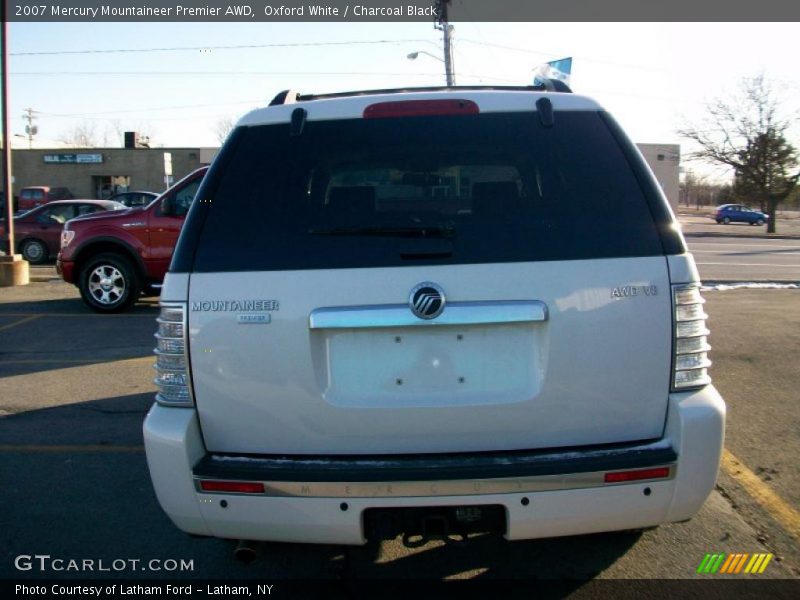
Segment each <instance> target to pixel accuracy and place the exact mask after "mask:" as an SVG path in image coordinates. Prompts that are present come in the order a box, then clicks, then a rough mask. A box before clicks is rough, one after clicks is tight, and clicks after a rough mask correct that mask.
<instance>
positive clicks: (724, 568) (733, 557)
mask: <svg viewBox="0 0 800 600" xmlns="http://www.w3.org/2000/svg"><path fill="white" fill-rule="evenodd" d="M737 556H739V555H738V554H729V555H728V559H727V560H726V561H725V562H724V563H723V564H722V568H721V569H720V570H719V572H720V573H727V572H728V569H729V568H730V567H731V564H733V563H734V562H735V561H736V557H737Z"/></svg>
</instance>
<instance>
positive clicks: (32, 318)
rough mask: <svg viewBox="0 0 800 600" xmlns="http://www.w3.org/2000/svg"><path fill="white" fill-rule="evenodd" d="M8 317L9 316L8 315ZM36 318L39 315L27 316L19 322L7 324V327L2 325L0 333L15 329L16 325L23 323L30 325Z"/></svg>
mask: <svg viewBox="0 0 800 600" xmlns="http://www.w3.org/2000/svg"><path fill="white" fill-rule="evenodd" d="M0 316H3V315H0ZM9 316H11V315H9ZM13 316H15V317H18V316H20V315H13ZM38 318H39V315H29V316H27V317H25V318H24V319H20V320H19V321H14V322H13V323H8V324H7V325H3V326H2V327H0V331H5V330H6V329H11V328H12V327H16V326H17V325H22V324H24V323H30V322H31V321H33V320H34V319H38Z"/></svg>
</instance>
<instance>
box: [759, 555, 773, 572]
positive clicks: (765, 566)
mask: <svg viewBox="0 0 800 600" xmlns="http://www.w3.org/2000/svg"><path fill="white" fill-rule="evenodd" d="M771 560H772V554H767V555H766V557H765V558H764V562H763V563H761V567H760V568H759V569H758V572H759V573H763V572H764V570H765V569H766V568H767V565H768V564H769V561H771Z"/></svg>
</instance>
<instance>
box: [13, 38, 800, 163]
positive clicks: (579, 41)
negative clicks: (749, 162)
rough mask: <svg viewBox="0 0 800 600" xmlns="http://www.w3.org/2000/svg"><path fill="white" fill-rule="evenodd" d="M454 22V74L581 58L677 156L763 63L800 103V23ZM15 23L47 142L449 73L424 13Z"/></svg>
mask: <svg viewBox="0 0 800 600" xmlns="http://www.w3.org/2000/svg"><path fill="white" fill-rule="evenodd" d="M453 25H454V27H455V30H454V44H455V46H454V47H455V61H454V62H455V72H456V82H457V84H463V85H468V84H472V85H474V84H486V85H492V84H494V85H528V84H530V83H531V81H532V78H533V70H534V69H535V68H536V67H537V66H538V65H540V64H541V63H543V62H546V61H548V60H555V59H559V58H563V57H566V56H572V57H573V74H572V81H571V86H572V88H573V90H574V91H575V92H576V93H581V94H586V95H589V96H592V97H593V98H595V99H596V100H598V101H599V102H600V104H602V105H603V106H604V107H605V108H606V109H608V110H609V111H610V112H611V113H612V114H613V115H614V116H615V117H616V118H617V120H618V121H619V122H620V123H621V124H622V126H623V128H624V129H625V130H626V131H627V132H628V134H629V136H630V137H631V138H632V139H633V140H634V141H635V142H639V143H676V144H681V145H682V153H683V154H684V155H686V154H687V153H688V152H689V151H690V150H691V148H690V146H689V145H687V143H686V140H683V139H681V138H680V137H679V135H678V133H677V130H678V129H679V128H680V127H681V126H683V125H685V124H691V123H695V124H696V123H699V122H700V121H701V120H702V119H703V117H704V115H705V110H706V108H705V107H706V104H707V103H708V102H709V101H711V100H713V99H715V98H730V97H731V95H732V94H735V92H736V90H737V89H738V86H739V84H740V82H741V80H742V78H743V77H752V76H754V75H757V74H759V73H763V74H765V76H766V77H767V78H768V79H769V80H770V81H771V82H772V84H773V86H774V89H775V92H776V95H777V97H778V98H779V99H781V101H782V107H783V109H784V110H785V113H786V114H787V115H790V114H794V115H797V114H800V70H798V69H797V66H796V64H797V57H796V52H794V51H789V50H787V49H788V48H792V45H793V44H794V42H795V41H796V40H797V37H798V34H800V24H798V23H459V22H456V23H454V24H453ZM9 27H10V32H9V44H8V45H9V53H10V57H9V71H10V80H9V89H10V101H9V108H10V121H11V131H12V133H14V134H20V135H22V134H24V128H25V124H26V122H25V121H24V120H23V118H22V116H23V114H24V111H25V109H27V108H32V109H33V110H34V111H36V112H35V113H34V114H35V117H36V125H37V127H38V130H39V133H38V136H37V137H38V138H39V139H40V140H42V141H46V140H57V139H59V138H60V137H63V136H64V135H66V134H69V133H70V132H71V131H73V130H74V129H75V128H76V127H84V128H88V129H90V130H93V131H94V135H95V137H96V139H97V141H98V143H99V145H101V146H109V147H115V146H116V147H118V146H120V145H121V143H122V140H121V139H120V135H119V132H120V131H128V130H136V131H140V132H142V133H145V134H148V135H149V136H150V139H151V144H152V145H153V146H164V147H186V146H188V147H196V146H197V147H213V146H217V145H218V144H219V139H218V134H217V133H216V132H215V129H216V128H217V127H218V125H219V123H220V122H221V121H223V120H225V119H233V120H234V121H235V120H236V119H238V118H239V117H240V116H242V115H243V114H245V113H246V112H247V111H248V110H250V109H253V108H257V107H259V106H264V105H266V104H267V103H268V102H269V100H270V99H271V98H272V97H273V96H274V95H275V94H276V93H278V92H279V91H281V90H284V89H287V88H291V89H294V90H298V91H300V92H302V93H322V92H333V91H344V90H355V89H375V88H385V87H404V86H420V85H443V84H444V67H443V64H442V62H441V61H440V60H437V58H434V57H432V56H429V55H426V54H420V55H419V57H418V58H417V59H416V60H413V61H412V60H409V59H408V58H407V55H408V54H409V53H411V52H415V51H424V52H429V53H430V54H433V55H434V56H435V57H440V56H441V32H439V31H437V30H435V29H434V27H433V24H432V23H425V22H423V23H367V24H364V23H281V24H273V23H177V24H175V23H172V24H169V23H11V24H9ZM790 141H793V142H794V143H795V145H800V139H798V137H797V136H796V135H795V137H794V138H792V139H791V140H790ZM684 164H686V163H684ZM696 168H699V169H701V170H702V169H703V168H704V167H702V165H697V167H696ZM708 172H709V173H710V174H712V176H713V174H714V173H717V174H719V175H720V176H721V174H722V173H723V171H720V170H708Z"/></svg>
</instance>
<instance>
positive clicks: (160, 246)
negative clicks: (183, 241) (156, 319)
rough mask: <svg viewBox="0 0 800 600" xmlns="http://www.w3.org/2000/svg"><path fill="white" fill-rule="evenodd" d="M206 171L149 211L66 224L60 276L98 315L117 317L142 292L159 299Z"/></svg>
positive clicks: (189, 178) (146, 208) (177, 186)
mask: <svg viewBox="0 0 800 600" xmlns="http://www.w3.org/2000/svg"><path fill="white" fill-rule="evenodd" d="M207 170H208V167H202V168H200V169H198V170H196V171H194V172H192V173H190V174H189V175H187V176H186V177H184V178H183V179H181V180H180V181H179V182H178V183H176V184H175V185H174V186H172V187H171V188H170V189H168V190H167V191H166V192H164V193H163V194H162V195H161V196H159V197H158V198H157V199H155V200H153V202H151V203H150V204H148V205H147V206H143V207H136V208H131V209H128V210H119V211H112V212H108V213H103V214H96V215H89V216H86V217H80V218H77V219H73V220H71V221H67V223H66V224H65V225H64V231H63V232H62V234H61V252H59V254H58V260H57V261H56V269H57V271H58V273H59V275H61V277H62V278H63V279H64V281H66V282H67V283H72V284H74V285H76V286H77V287H78V289H80V292H81V297H82V298H83V300H84V302H86V304H87V305H89V307H90V308H92V309H94V310H96V311H98V312H119V311H122V310H125V309H126V308H128V307H130V306H131V305H132V304H133V303H134V302H136V300H137V299H138V298H139V296H140V294H141V293H142V292H145V293H157V291H156V290H158V288H159V287H160V286H161V282H162V281H163V280H164V275H165V274H166V272H167V269H168V268H169V263H170V260H171V259H172V252H173V250H174V249H175V244H176V242H177V240H178V234H180V231H181V227H182V226H183V222H184V220H185V219H186V213H187V212H188V211H189V206H191V203H192V200H194V197H195V195H196V194H197V188H198V187H199V186H200V182H201V181H202V179H203V176H204V175H205V174H206V171H207Z"/></svg>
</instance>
